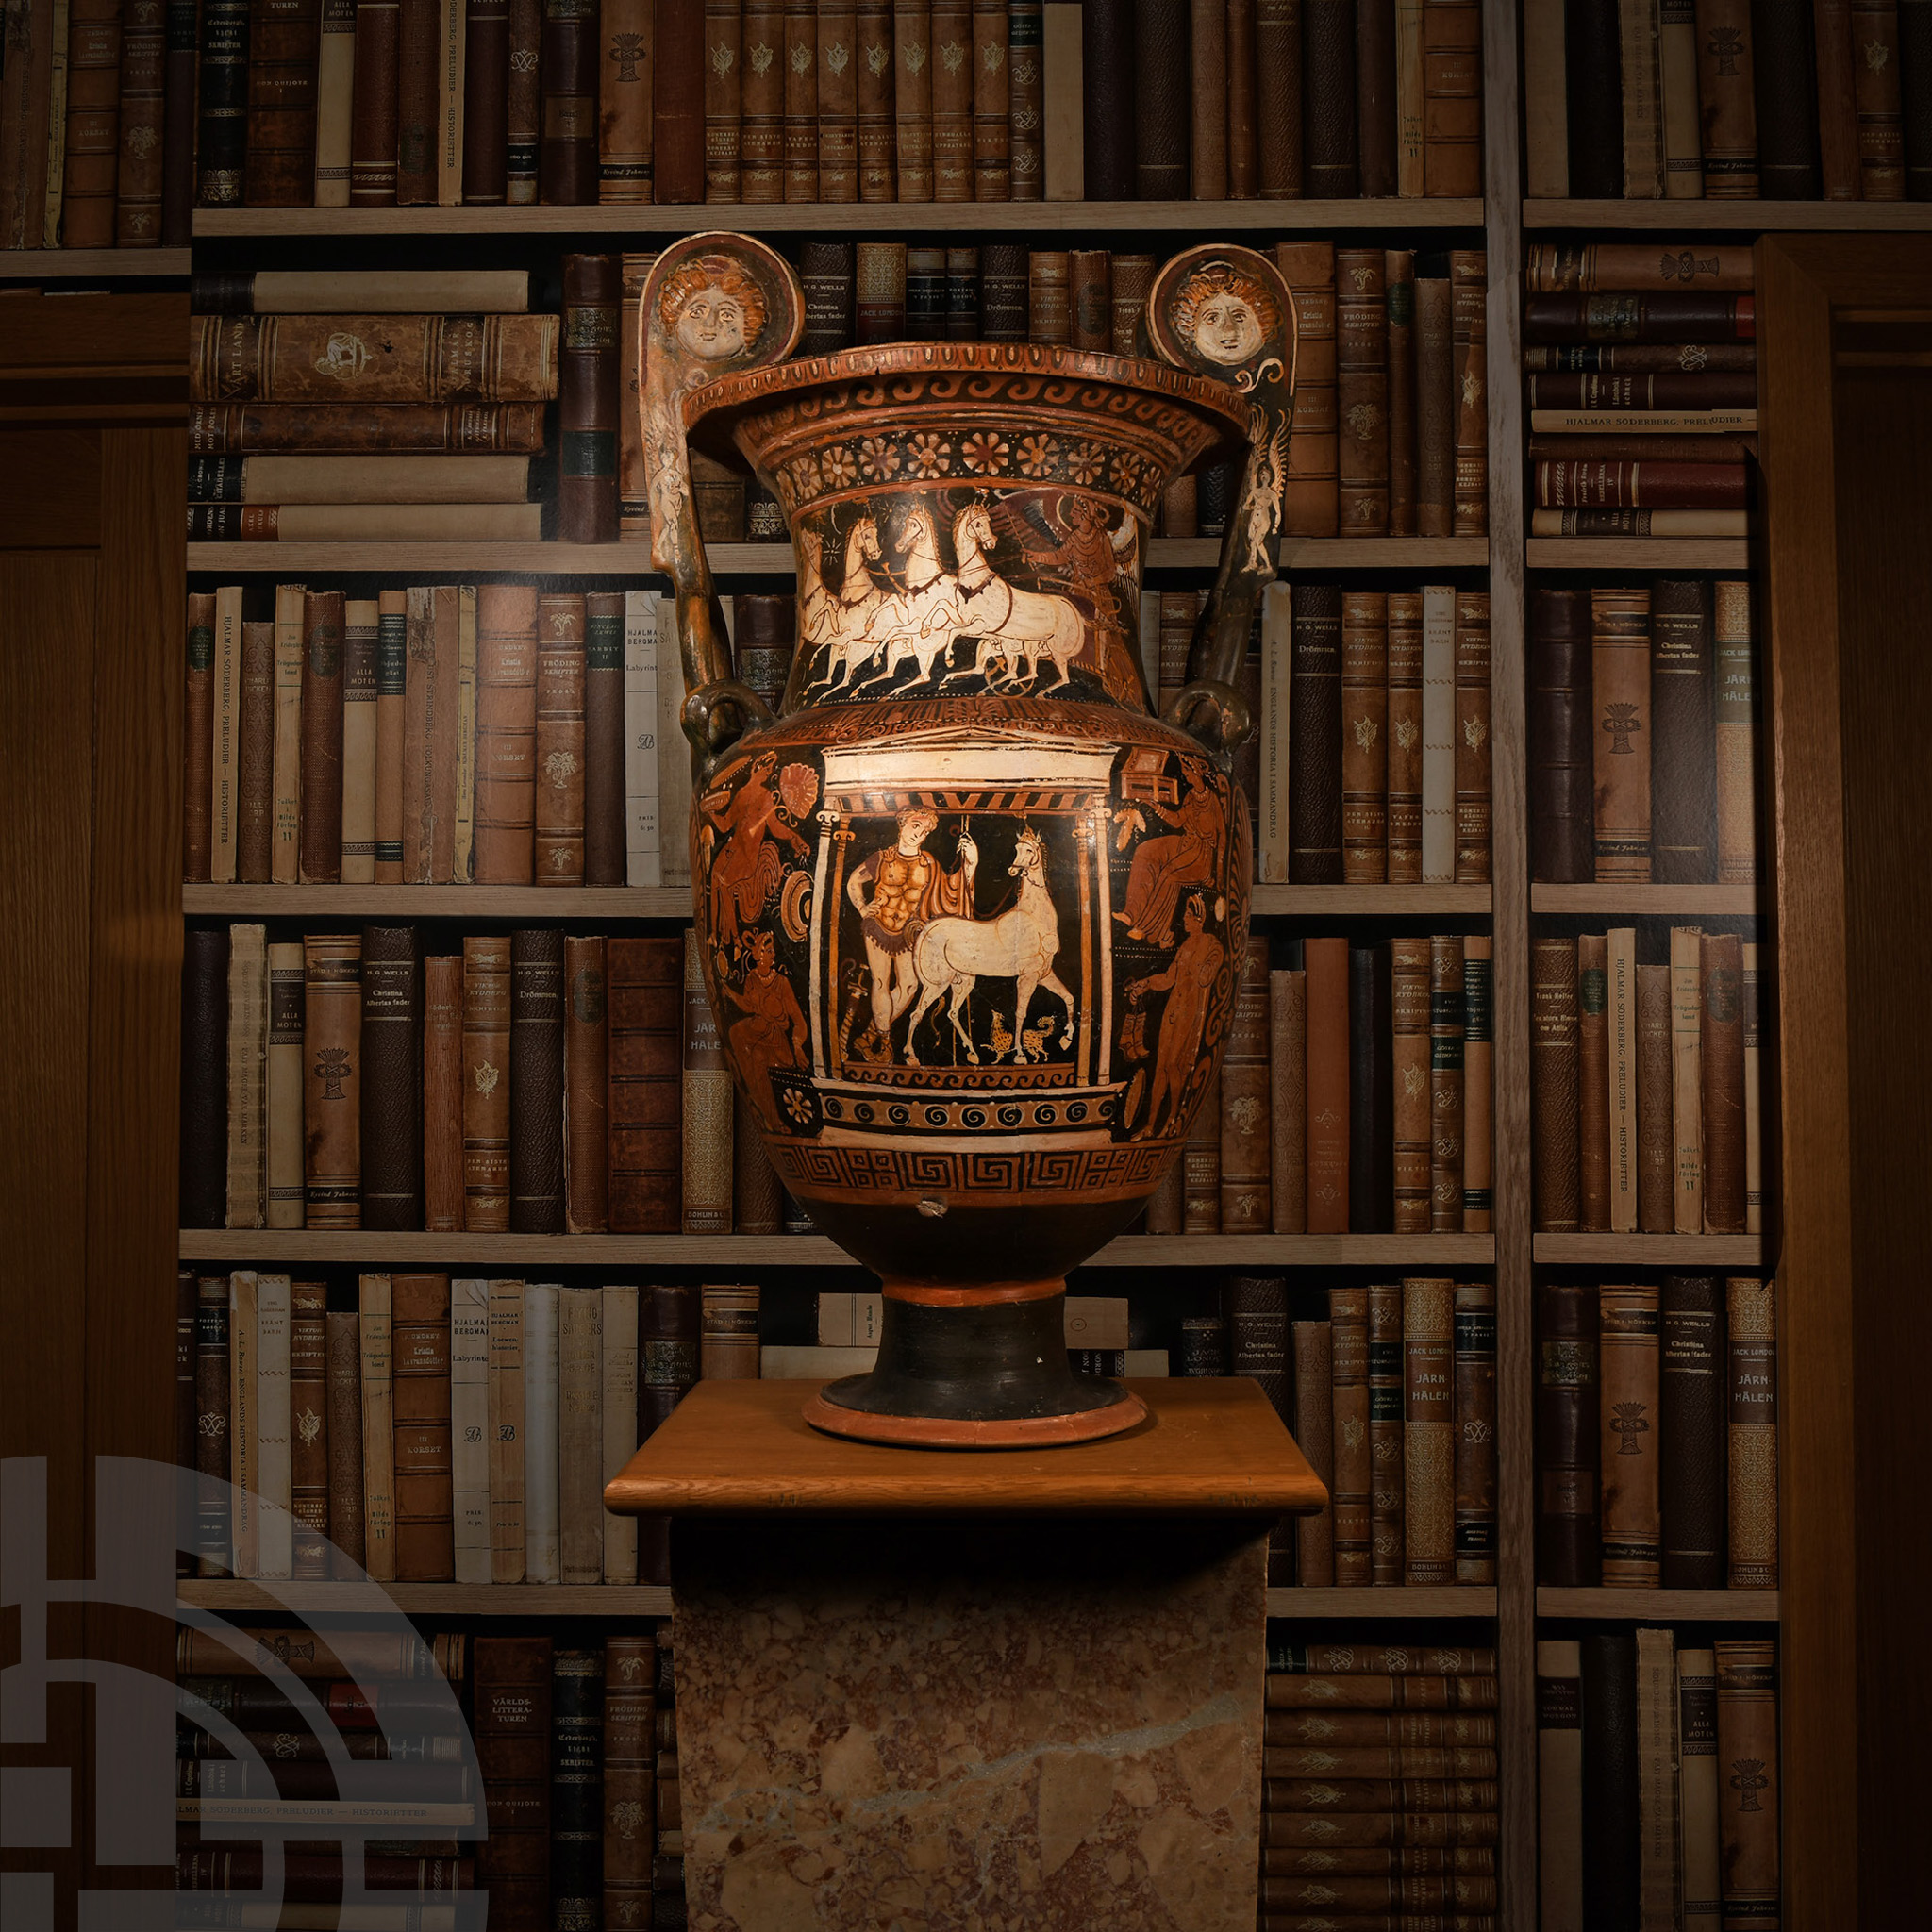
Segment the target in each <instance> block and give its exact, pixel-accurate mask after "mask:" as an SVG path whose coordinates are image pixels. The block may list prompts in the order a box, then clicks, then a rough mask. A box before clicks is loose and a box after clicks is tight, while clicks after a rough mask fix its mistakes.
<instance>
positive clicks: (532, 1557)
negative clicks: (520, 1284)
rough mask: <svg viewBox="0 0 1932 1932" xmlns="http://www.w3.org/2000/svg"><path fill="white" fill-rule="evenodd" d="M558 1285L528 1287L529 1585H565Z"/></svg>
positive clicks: (526, 1447) (526, 1549)
mask: <svg viewBox="0 0 1932 1932" xmlns="http://www.w3.org/2000/svg"><path fill="white" fill-rule="evenodd" d="M563 1292H564V1291H563V1289H562V1288H561V1287H559V1286H558V1284H557V1283H556V1282H554V1281H532V1282H528V1283H526V1284H525V1288H524V1424H523V1447H524V1576H525V1581H526V1582H530V1583H560V1582H561V1581H562V1580H563V1573H562V1555H561V1544H560V1530H559V1507H560V1505H559V1500H558V1443H559V1434H560V1430H561V1426H562V1424H561V1417H560V1415H559V1413H558V1410H559V1406H560V1405H559V1397H560V1392H561V1390H560V1380H559V1378H560V1375H561V1365H560V1358H559V1349H560V1342H559V1339H558V1320H559V1311H558V1298H559V1297H560V1296H561V1295H562V1294H563Z"/></svg>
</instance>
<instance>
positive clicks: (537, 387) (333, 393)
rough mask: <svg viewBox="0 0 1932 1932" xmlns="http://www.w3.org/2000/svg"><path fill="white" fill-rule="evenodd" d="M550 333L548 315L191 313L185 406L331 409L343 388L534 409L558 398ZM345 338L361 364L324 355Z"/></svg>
mask: <svg viewBox="0 0 1932 1932" xmlns="http://www.w3.org/2000/svg"><path fill="white" fill-rule="evenodd" d="M557 326H558V319H557V317H556V316H554V315H384V316H380V317H368V316H348V315H260V316H254V317H250V318H246V319H243V318H240V317H236V316H218V315H198V316H195V317H193V318H192V322H191V325H190V343H189V349H190V354H189V388H190V391H191V399H192V401H195V402H204V403H207V402H248V401H260V402H265V403H329V404H339V403H341V401H342V400H343V388H344V384H345V383H348V384H351V385H353V387H354V388H355V389H356V391H358V394H357V397H356V400H357V401H358V403H362V404H369V403H418V402H461V401H464V400H466V399H475V400H476V401H479V402H489V403H493V402H531V401H535V402H541V401H544V400H547V399H548V398H549V397H551V396H554V395H555V394H556V393H557ZM365 335H366V336H367V337H372V338H375V341H380V342H382V343H383V345H384V348H383V352H382V353H377V352H376V351H375V348H374V347H373V346H372V344H371V342H370V341H366V340H365ZM345 336H346V337H351V338H353V339H354V340H355V341H356V343H357V344H358V345H359V346H360V349H361V350H362V351H365V352H367V359H366V360H364V359H363V357H362V356H361V355H352V356H351V357H350V362H349V363H348V364H345V363H344V362H343V361H342V354H343V352H342V350H341V347H340V344H339V346H338V347H337V348H336V349H334V350H331V348H330V343H331V341H336V340H338V339H340V338H342V337H345ZM351 364H354V365H356V366H357V372H358V373H356V374H353V375H351V374H349V373H348V370H349V367H350V365H351Z"/></svg>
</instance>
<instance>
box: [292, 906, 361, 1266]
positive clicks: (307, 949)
mask: <svg viewBox="0 0 1932 1932" xmlns="http://www.w3.org/2000/svg"><path fill="white" fill-rule="evenodd" d="M302 945H303V963H304V973H305V975H306V980H305V988H306V991H305V1011H304V1025H303V1042H304V1044H303V1055H304V1075H303V1122H304V1132H305V1141H306V1148H307V1154H306V1164H305V1173H304V1181H305V1205H306V1211H305V1222H306V1224H307V1225H308V1226H309V1227H349V1228H353V1227H359V1226H360V1225H361V1187H362V1142H361V1084H362V941H361V940H360V938H359V937H358V936H357V935H355V934H348V935H343V936H330V937H319V936H310V937H308V938H306V939H304V941H303V942H302Z"/></svg>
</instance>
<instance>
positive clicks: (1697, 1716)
mask: <svg viewBox="0 0 1932 1932" xmlns="http://www.w3.org/2000/svg"><path fill="white" fill-rule="evenodd" d="M1677 1765H1678V1770H1677V1793H1678V1807H1679V1811H1680V1816H1681V1821H1682V1822H1681V1825H1680V1831H1679V1836H1680V1840H1681V1845H1682V1866H1681V1870H1682V1878H1681V1882H1680V1884H1679V1888H1678V1900H1679V1911H1680V1913H1681V1915H1682V1924H1683V1925H1684V1928H1685V1932H1712V1928H1714V1927H1715V1926H1717V1925H1718V1924H1721V1923H1722V1920H1723V1917H1724V1885H1723V1880H1722V1878H1721V1876H1720V1874H1721V1871H1722V1865H1721V1861H1720V1855H1719V1849H1718V1786H1719V1776H1718V1761H1717V1655H1716V1653H1715V1652H1714V1651H1712V1650H1710V1649H1709V1648H1704V1649H1698V1650H1680V1651H1678V1653H1677Z"/></svg>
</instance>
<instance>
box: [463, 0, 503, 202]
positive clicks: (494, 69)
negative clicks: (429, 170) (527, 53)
mask: <svg viewBox="0 0 1932 1932" xmlns="http://www.w3.org/2000/svg"><path fill="white" fill-rule="evenodd" d="M461 101H462V109H461V111H462V132H461V153H462V200H463V204H464V206H465V207H480V206H501V205H502V204H503V203H504V201H505V200H506V199H507V197H508V192H509V180H508V174H509V141H508V133H509V0H466V9H465V30H464V34H463V61H462V95H461Z"/></svg>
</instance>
